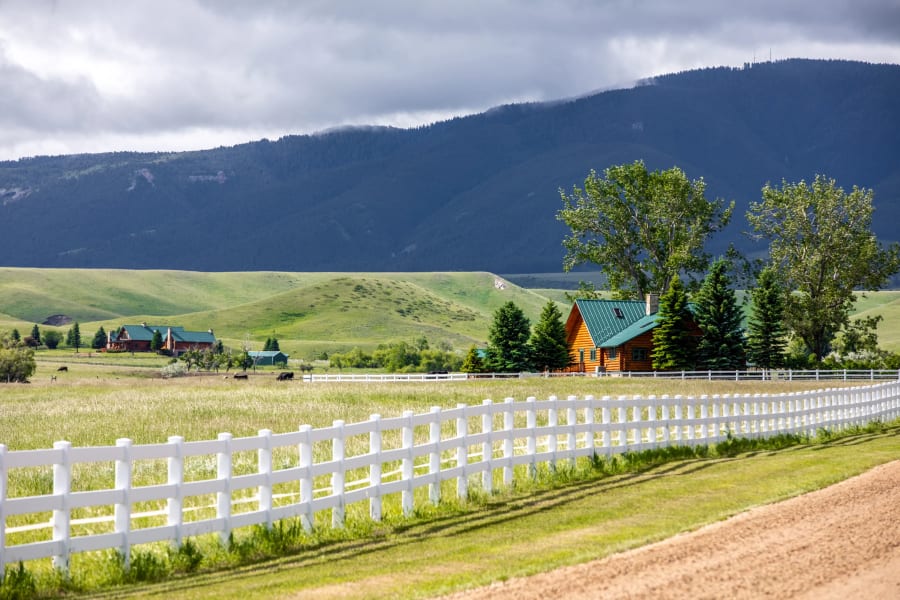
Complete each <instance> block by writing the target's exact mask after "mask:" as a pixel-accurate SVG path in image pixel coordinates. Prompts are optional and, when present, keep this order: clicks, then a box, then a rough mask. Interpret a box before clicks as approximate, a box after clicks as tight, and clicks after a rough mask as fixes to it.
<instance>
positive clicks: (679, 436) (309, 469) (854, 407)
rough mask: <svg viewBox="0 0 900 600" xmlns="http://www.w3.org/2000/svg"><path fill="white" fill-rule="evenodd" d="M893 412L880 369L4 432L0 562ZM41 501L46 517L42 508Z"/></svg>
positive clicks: (312, 518)
mask: <svg viewBox="0 0 900 600" xmlns="http://www.w3.org/2000/svg"><path fill="white" fill-rule="evenodd" d="M897 418H900V382H889V383H879V384H872V385H867V386H862V387H853V388H841V389H828V390H816V391H807V392H798V393H785V394H777V395H776V394H772V395H769V394H752V395H751V394H736V395H730V394H724V395H712V396H707V395H703V396H700V397H682V396H679V395H676V396H668V395H663V396H658V397H657V396H620V397H618V398H613V397H609V396H604V397H602V398H594V397H593V396H586V397H584V398H577V397H575V396H569V397H568V398H567V399H558V398H556V397H555V396H551V397H550V398H549V399H548V400H536V399H535V398H528V399H527V400H525V401H514V400H513V399H512V398H507V399H506V400H505V401H504V402H499V403H494V402H492V401H491V400H485V401H484V402H483V403H482V404H480V405H474V406H469V405H465V404H459V405H457V406H456V408H450V409H442V408H440V407H432V408H431V410H430V411H429V412H426V413H421V414H414V413H413V412H412V411H406V412H404V413H403V415H402V416H399V417H391V418H381V417H380V416H379V415H372V416H371V417H370V419H369V420H367V421H363V422H360V423H352V424H348V423H344V422H343V421H335V422H334V423H333V425H332V426H330V427H323V428H313V427H311V426H309V425H303V426H301V427H300V428H299V430H298V431H293V432H288V433H280V434H274V433H272V432H271V431H269V430H261V431H260V432H259V434H258V435H257V436H251V437H242V438H234V437H232V435H231V434H229V433H221V434H219V436H218V439H216V440H204V441H185V440H184V439H183V438H181V437H179V436H174V437H171V438H169V441H168V443H160V444H143V445H133V444H132V442H131V440H129V439H119V440H117V442H116V445H115V446H102V447H73V446H72V445H71V444H70V443H69V442H66V441H60V442H56V443H55V444H54V447H53V448H52V449H43V450H22V451H10V450H8V449H7V448H6V446H3V445H0V524H2V526H0V570H2V569H3V568H4V567H5V566H6V565H8V564H11V563H15V562H18V561H20V560H21V561H28V560H36V559H46V558H51V559H52V563H53V565H54V566H55V567H56V568H58V569H61V570H63V571H67V570H68V566H69V557H70V556H71V555H72V554H73V553H78V552H87V551H96V550H102V549H116V550H118V551H119V552H121V553H122V554H123V555H124V557H125V561H126V565H127V564H129V562H128V561H129V560H130V553H131V548H132V546H134V545H138V544H146V543H150V542H161V541H169V542H171V543H173V544H175V545H180V544H181V543H182V541H183V540H184V539H185V538H188V537H191V536H197V535H203V534H218V535H220V536H221V538H222V539H223V540H227V539H228V537H229V535H230V534H231V532H232V531H233V530H234V529H236V528H240V527H246V526H250V525H265V526H271V525H272V524H273V523H275V522H276V521H278V520H281V519H286V518H292V517H299V518H300V519H301V521H302V523H303V526H304V527H306V528H307V529H309V528H311V526H312V524H313V523H315V522H316V514H317V513H320V512H322V511H331V515H330V516H331V526H332V527H341V526H342V525H343V524H344V520H345V511H346V508H347V507H348V506H350V505H351V504H354V503H368V515H369V517H371V518H372V519H374V520H376V521H377V520H380V519H381V516H382V502H383V500H384V499H385V498H386V497H387V496H389V495H395V496H393V497H394V498H397V496H396V495H399V502H400V509H401V511H402V513H403V514H405V515H409V514H411V513H412V511H413V509H414V502H419V503H422V502H431V503H438V502H439V501H440V499H441V494H442V490H441V483H442V482H446V481H453V480H455V482H456V486H455V487H456V491H455V493H456V496H457V497H459V498H466V497H467V495H468V490H469V486H470V484H471V485H478V486H480V487H481V488H482V489H484V490H485V491H486V492H488V493H490V492H491V491H493V490H494V489H495V488H496V486H495V479H494V478H495V476H496V477H498V479H499V481H501V482H502V485H503V486H509V485H511V484H512V483H513V479H514V477H523V476H524V477H528V476H533V475H534V473H535V472H536V470H537V468H538V466H539V465H547V466H550V467H553V466H555V465H557V464H558V463H564V462H571V461H574V460H575V459H576V458H579V457H592V456H595V455H596V456H607V457H608V456H612V455H615V454H620V453H624V452H638V451H642V450H648V449H655V448H663V447H668V446H679V445H681V446H684V445H687V446H693V445H704V444H716V443H718V442H720V441H723V440H725V439H727V438H729V437H737V438H764V437H769V436H773V435H778V434H810V435H813V434H815V433H816V432H817V431H818V430H820V429H825V430H831V431H836V430H840V429H843V428H846V427H848V426H852V425H859V426H862V425H865V424H868V423H871V422H874V421H890V420H893V419H897ZM348 448H350V449H353V448H355V449H357V450H360V451H359V452H357V453H352V452H349V451H348ZM315 449H319V450H320V452H319V455H320V456H319V458H321V455H322V454H325V455H328V454H330V457H328V458H327V459H326V460H318V459H317V457H316V452H315V451H314V450H315ZM248 452H249V453H252V454H251V455H250V456H251V457H252V458H250V459H248V458H247V454H246V453H248ZM273 454H274V455H275V456H277V460H273ZM198 460H201V461H202V462H203V464H208V470H209V471H210V474H211V473H212V472H214V473H215V475H214V476H212V477H209V478H207V479H199V480H192V479H190V478H186V477H185V470H186V469H185V465H186V462H187V463H189V464H190V465H193V464H196V462H195V461H198ZM139 461H140V462H139ZM146 461H156V462H157V463H161V461H165V473H166V476H165V477H166V481H165V483H156V484H153V485H140V486H137V485H134V484H133V478H134V475H135V473H136V472H137V471H138V470H139V467H138V464H140V465H142V467H143V468H146V466H147V462H146ZM103 463H105V465H103ZM248 463H249V464H248ZM236 464H237V465H239V466H240V467H241V468H239V469H235V465H236ZM85 465H93V467H92V468H102V467H106V468H109V469H110V470H111V471H112V472H111V473H109V476H108V478H109V479H112V477H113V473H114V480H115V483H114V487H112V488H109V489H92V490H81V491H76V490H73V485H72V484H73V471H76V470H78V469H84V468H86V467H85ZM98 465H99V466H98ZM523 466H524V467H523ZM47 467H50V468H52V471H53V474H52V475H53V476H52V481H53V491H52V493H50V494H45V495H37V496H23V497H10V496H9V494H8V490H9V481H10V473H11V472H13V473H14V472H15V471H16V470H17V469H34V468H47ZM516 467H523V468H520V469H519V471H518V472H516V469H515V468H516ZM236 470H237V471H248V472H246V473H244V472H238V473H235V471H236ZM23 474H27V471H26V472H23ZM348 478H349V480H348ZM317 485H318V487H315V486H317ZM422 488H426V489H423V490H422V493H420V494H419V496H418V498H416V494H415V492H416V490H419V489H422ZM426 491H427V493H426ZM205 495H208V496H209V500H206V499H205V498H203V496H205ZM212 496H214V497H215V502H211V499H212ZM204 502H205V504H204ZM84 507H94V509H95V510H96V508H97V507H101V510H100V513H101V514H99V515H96V514H90V515H89V516H88V515H86V514H84V515H81V514H79V513H78V511H79V510H80V509H84ZM363 510H364V507H363ZM73 511H75V513H76V514H75V516H74V518H73ZM47 513H49V514H50V518H49V520H47V517H45V516H42V514H47ZM323 518H324V519H326V520H327V513H325V514H324V515H323ZM154 519H155V521H154ZM321 521H322V519H320V522H321ZM163 523H164V524H163ZM97 529H103V531H101V532H99V533H98V532H97V531H96V530H97ZM73 530H75V533H73ZM36 531H43V532H44V533H43V534H42V537H45V538H47V539H42V540H40V541H33V537H32V538H30V539H31V540H32V541H27V542H22V543H13V544H10V545H7V542H9V541H10V539H9V538H10V537H11V536H12V537H18V538H19V540H20V541H21V540H22V539H25V538H24V537H23V536H25V537H27V536H28V535H32V536H36V534H34V533H33V532H36ZM78 532H83V533H81V534H79V533H78Z"/></svg>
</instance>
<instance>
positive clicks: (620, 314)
mask: <svg viewBox="0 0 900 600" xmlns="http://www.w3.org/2000/svg"><path fill="white" fill-rule="evenodd" d="M613 312H614V313H615V314H616V317H617V318H619V319H624V318H625V314H624V313H623V312H622V309H621V308H619V307H618V306H616V307H615V308H613Z"/></svg>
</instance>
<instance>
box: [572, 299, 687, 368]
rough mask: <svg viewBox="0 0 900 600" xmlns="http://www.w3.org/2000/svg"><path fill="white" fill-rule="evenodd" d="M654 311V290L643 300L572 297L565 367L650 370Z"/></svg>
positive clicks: (655, 309)
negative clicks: (568, 359)
mask: <svg viewBox="0 0 900 600" xmlns="http://www.w3.org/2000/svg"><path fill="white" fill-rule="evenodd" d="M658 312H659V296H657V295H656V294H648V295H647V298H646V300H644V301H641V300H587V299H579V300H576V301H575V304H574V305H573V306H572V311H571V312H570V313H569V318H568V319H567V320H566V342H567V344H568V346H569V358H570V366H569V367H568V368H567V369H566V371H568V372H578V373H596V372H604V371H652V370H653V359H652V355H653V328H654V327H656V323H657V319H658ZM698 333H699V330H698Z"/></svg>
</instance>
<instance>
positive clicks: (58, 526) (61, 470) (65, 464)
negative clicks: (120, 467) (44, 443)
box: [3, 441, 72, 574]
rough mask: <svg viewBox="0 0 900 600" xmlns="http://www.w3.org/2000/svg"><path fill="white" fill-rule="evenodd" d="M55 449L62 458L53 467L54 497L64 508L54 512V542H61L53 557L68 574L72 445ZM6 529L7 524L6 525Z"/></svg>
mask: <svg viewBox="0 0 900 600" xmlns="http://www.w3.org/2000/svg"><path fill="white" fill-rule="evenodd" d="M53 448H55V449H56V450H59V451H60V453H61V454H62V456H61V457H60V460H59V462H57V463H54V465H53V495H54V496H58V497H59V498H60V500H61V501H62V508H60V509H54V511H53V540H54V541H58V542H60V546H61V548H60V552H59V554H54V555H53V568H54V569H56V570H58V571H61V572H63V573H66V574H68V572H69V539H70V537H71V532H70V531H69V530H70V527H69V523H70V512H69V506H68V504H69V493H71V491H72V465H71V463H70V456H69V450H71V449H72V443H71V442H66V441H61V442H55V443H54V444H53ZM3 526H4V527H5V526H6V524H5V523H4V524H3Z"/></svg>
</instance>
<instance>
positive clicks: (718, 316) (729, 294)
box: [694, 259, 747, 371]
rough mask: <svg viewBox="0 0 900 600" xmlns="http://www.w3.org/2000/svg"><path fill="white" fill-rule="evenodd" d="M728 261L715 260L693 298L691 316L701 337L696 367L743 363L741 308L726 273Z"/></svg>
mask: <svg viewBox="0 0 900 600" xmlns="http://www.w3.org/2000/svg"><path fill="white" fill-rule="evenodd" d="M727 270H728V263H727V262H726V261H724V260H721V259H720V260H717V261H716V262H714V263H713V266H712V268H711V269H710V271H709V273H708V274H707V275H706V278H705V279H704V280H703V284H702V285H701V286H700V291H699V292H697V296H696V297H695V298H694V319H695V321H696V323H697V327H699V328H700V331H701V332H702V333H703V337H701V338H700V341H699V342H698V344H697V368H699V369H709V370H711V371H737V370H740V369H743V368H744V367H746V366H747V356H746V352H745V349H744V336H743V332H742V327H741V324H742V321H743V312H742V311H741V308H740V306H738V301H737V296H736V294H735V292H734V290H733V289H732V288H731V280H730V278H729V277H728V273H727Z"/></svg>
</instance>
